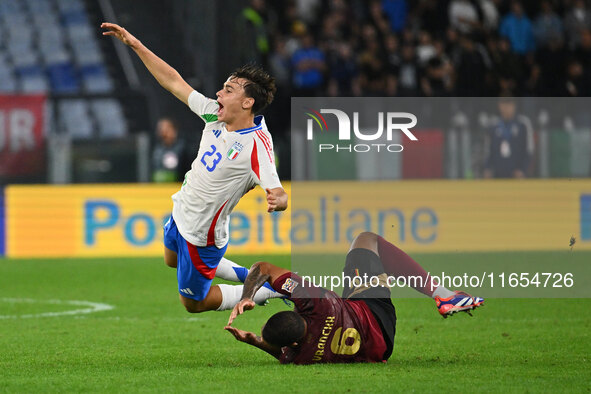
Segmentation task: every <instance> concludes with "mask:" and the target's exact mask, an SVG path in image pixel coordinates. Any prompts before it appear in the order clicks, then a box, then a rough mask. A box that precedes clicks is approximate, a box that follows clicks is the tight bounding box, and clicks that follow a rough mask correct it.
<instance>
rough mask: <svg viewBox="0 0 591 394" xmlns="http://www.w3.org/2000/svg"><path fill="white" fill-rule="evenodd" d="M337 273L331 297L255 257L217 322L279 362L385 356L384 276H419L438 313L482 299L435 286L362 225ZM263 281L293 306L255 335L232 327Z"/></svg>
mask: <svg viewBox="0 0 591 394" xmlns="http://www.w3.org/2000/svg"><path fill="white" fill-rule="evenodd" d="M343 276H344V278H349V279H350V280H349V281H347V280H345V281H344V283H345V286H344V288H343V295H342V297H339V296H338V295H337V294H336V293H335V292H332V291H329V290H326V289H324V288H322V287H317V286H314V285H312V284H310V283H309V282H308V281H305V280H302V278H301V277H300V276H298V275H297V274H294V273H293V272H290V271H288V270H286V269H283V268H280V267H276V266H274V265H272V264H270V263H265V262H259V263H256V264H254V265H253V266H252V267H251V270H250V273H249V274H248V277H247V278H246V281H245V282H244V293H243V294H242V298H241V300H240V302H239V303H238V304H237V305H236V306H235V307H234V310H233V311H232V313H231V314H230V319H229V320H228V325H227V326H226V327H225V329H226V330H227V331H229V332H230V333H231V334H233V335H234V337H235V338H236V339H237V340H239V341H241V342H245V343H248V344H249V345H253V346H255V347H258V348H259V349H261V350H264V351H266V352H267V353H269V354H270V355H272V356H273V357H275V358H277V359H278V360H279V361H280V362H281V363H284V364H287V363H294V364H313V363H353V362H385V361H386V360H388V358H389V357H390V355H391V354H392V350H393V347H394V335H395V333H396V311H395V309H394V305H392V301H391V299H390V288H389V287H388V286H387V282H388V281H387V276H393V277H407V278H408V277H411V276H414V277H420V278H421V281H416V282H415V283H416V286H417V287H415V289H416V290H417V291H420V292H421V293H423V294H425V295H428V296H430V297H432V298H433V299H434V300H435V303H436V305H437V309H438V311H439V313H440V314H441V315H442V316H443V317H447V316H449V315H451V314H453V313H456V312H462V311H464V312H468V313H470V312H469V311H471V310H472V309H474V308H476V307H478V306H480V305H482V303H483V302H484V299H483V298H479V297H472V296H471V295H469V294H467V293H464V292H461V291H451V290H448V289H446V288H445V287H443V286H436V285H435V284H434V283H432V282H431V278H430V277H429V275H428V274H427V273H426V272H425V270H424V269H423V268H422V267H421V266H420V265H419V264H418V263H417V262H416V261H414V260H413V259H412V258H411V257H410V256H409V255H407V254H406V253H404V252H403V251H402V250H400V249H399V248H397V247H396V246H394V245H393V244H391V243H390V242H388V241H386V240H385V239H384V238H382V237H380V236H379V235H377V234H374V233H370V232H365V233H361V234H360V235H359V236H358V237H357V238H355V240H353V242H352V244H351V249H350V250H349V253H348V254H347V258H346V261H345V268H344V269H343ZM356 276H361V277H377V278H378V279H379V285H378V286H373V287H372V286H367V285H366V283H364V282H363V281H355V280H352V279H353V278H354V277H356ZM265 283H270V284H272V285H273V288H274V289H275V290H276V291H278V292H280V293H282V294H284V295H286V296H287V297H288V299H290V300H291V301H293V303H294V304H295V310H294V311H283V312H279V313H276V314H275V315H273V316H271V318H270V319H269V320H268V321H267V322H266V323H265V325H264V326H263V328H262V333H261V336H258V335H256V334H254V333H252V332H247V331H243V330H239V329H237V328H235V327H232V322H233V321H234V319H235V318H236V316H238V315H240V314H242V313H243V312H244V311H246V310H250V309H252V308H254V302H253V300H252V296H253V295H254V294H255V292H256V291H257V289H259V288H260V287H261V286H263V285H264V284H265ZM356 283H357V284H356ZM370 283H371V281H370Z"/></svg>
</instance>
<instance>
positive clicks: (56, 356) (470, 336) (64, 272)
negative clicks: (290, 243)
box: [0, 252, 591, 393]
mask: <svg viewBox="0 0 591 394" xmlns="http://www.w3.org/2000/svg"><path fill="white" fill-rule="evenodd" d="M579 253H580V252H579ZM512 256H513V257H512ZM516 256H521V257H519V258H522V257H523V255H518V254H515V255H513V254H511V253H504V254H503V258H504V259H511V258H518V257H516ZM547 256H549V254H548V253H532V256H531V257H532V258H535V259H545V258H546V259H547V258H549V257H547ZM416 257H417V258H418V260H419V261H425V262H433V261H439V262H441V263H445V261H449V262H450V263H451V262H452V261H455V260H457V259H467V258H478V257H483V258H491V257H494V255H491V254H480V255H475V254H445V255H423V256H416ZM234 258H235V260H236V261H238V262H242V263H244V264H246V265H250V262H252V258H250V257H240V256H234ZM581 258H584V259H586V260H587V261H591V254H590V253H581ZM265 259H266V260H269V261H273V262H275V263H278V264H280V265H287V264H288V258H287V257H282V256H265ZM0 298H33V299H36V300H40V301H41V300H48V299H60V300H88V301H92V302H102V303H107V304H110V305H114V306H115V309H113V310H111V311H105V312H98V313H93V314H88V315H79V316H61V317H43V318H15V319H0V392H35V391H40V392H48V391H53V392H57V391H59V392H72V391H93V392H96V391H100V392H121V391H124V392H130V391H131V392H137V391H141V392H176V393H178V392H203V391H205V390H207V391H224V392H228V391H229V392H278V391H279V392H347V391H351V392H379V391H418V392H423V391H426V392H434V391H439V390H441V391H445V392H450V391H460V392H474V391H486V392H489V391H494V392H507V391H512V392H524V391H528V392H532V391H562V392H589V391H591V374H590V368H589V367H590V362H589V355H590V354H591V342H590V336H589V328H590V323H591V317H590V314H589V311H590V307H591V300H589V299H574V300H573V299H490V300H487V304H486V306H484V307H483V308H480V309H479V310H477V311H475V313H474V317H473V318H470V317H469V316H467V315H466V314H460V315H456V316H453V317H452V318H449V319H446V320H444V319H442V318H441V317H440V316H439V315H438V314H437V312H436V310H435V307H434V303H433V301H432V300H429V299H399V300H395V301H394V303H395V305H396V308H397V314H398V324H397V334H396V344H395V347H394V354H393V356H392V357H391V359H390V361H389V362H388V363H387V364H365V365H362V364H357V365H314V366H293V365H288V366H282V365H279V364H278V363H277V361H275V360H274V359H272V358H271V357H270V356H268V355H267V354H265V353H263V352H261V351H259V350H258V349H254V348H251V347H250V346H248V345H245V344H243V343H239V342H237V341H236V340H234V338H233V337H232V336H231V335H230V334H229V333H227V332H225V331H224V330H223V326H224V325H225V323H226V321H227V318H228V315H229V312H207V313H204V314H198V315H190V314H188V313H186V312H185V311H184V309H183V308H182V306H181V305H180V303H179V301H178V294H177V291H176V276H175V273H174V270H172V269H170V268H167V267H165V266H164V264H163V262H162V260H161V259H159V258H158V259H156V258H154V259H129V258H112V259H65V260H56V259H47V260H10V259H5V260H0ZM72 308H74V309H75V308H76V307H71V306H64V305H52V304H42V303H39V304H37V305H35V304H14V303H10V302H6V301H2V302H0V315H14V314H34V313H42V312H49V311H60V310H67V309H72ZM285 309H287V307H286V306H285V305H284V304H283V303H282V302H281V301H279V300H273V301H272V302H271V304H270V305H268V306H266V307H257V308H255V310H253V311H250V312H247V315H245V316H241V317H239V318H238V319H237V321H236V322H235V326H237V327H238V328H242V329H247V330H252V331H255V332H259V330H260V327H261V325H262V324H263V322H264V321H265V320H266V318H267V317H268V316H270V315H271V314H272V313H274V312H276V311H279V310H285Z"/></svg>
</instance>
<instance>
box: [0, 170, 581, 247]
mask: <svg viewBox="0 0 591 394" xmlns="http://www.w3.org/2000/svg"><path fill="white" fill-rule="evenodd" d="M178 188H179V185H177V184H169V185H147V184H146V185H135V184H134V185H90V186H89V185H84V186H78V185H73V186H9V187H7V188H6V225H7V227H6V228H7V255H8V256H21V257H24V256H148V255H150V256H159V255H161V254H162V224H163V222H164V221H165V220H166V219H167V218H168V216H169V215H170V211H171V209H172V202H171V200H170V196H171V195H172V194H174V193H175V192H176V191H177V190H178ZM285 188H286V190H287V192H288V193H289V194H290V208H289V210H288V211H287V212H283V213H275V214H272V215H270V214H268V213H266V201H265V195H264V192H263V191H262V190H261V189H260V188H257V190H256V191H253V192H251V193H248V194H247V195H245V196H244V197H243V198H242V200H241V201H240V203H239V204H238V205H237V207H236V209H235V210H234V213H233V214H232V217H231V221H230V246H229V249H228V250H229V251H230V252H231V253H235V254H238V253H244V254H254V255H256V254H267V253H289V252H290V251H291V248H292V247H293V248H295V249H294V250H297V251H322V252H327V253H330V252H336V253H343V252H344V251H346V250H347V248H348V246H349V243H350V240H351V238H352V237H354V236H355V235H356V234H358V233H359V232H361V231H374V232H378V233H380V234H382V235H384V236H385V237H386V238H388V239H389V240H391V241H393V242H394V243H396V244H398V245H399V246H401V247H402V248H403V249H405V250H407V251H410V252H414V251H421V252H445V251H505V250H507V251H513V250H556V249H565V248H567V247H568V241H569V239H570V237H571V236H575V237H576V238H577V243H576V246H575V247H576V248H578V249H591V219H584V218H583V217H584V216H585V215H587V216H586V217H587V218H590V217H591V182H589V181H588V180H573V181H569V180H526V181H512V180H507V181H397V182H294V183H292V184H286V185H285ZM583 201H587V202H585V204H587V205H584V204H583ZM583 205H584V206H583ZM292 215H293V219H292ZM291 220H293V223H292V221H291ZM584 220H589V223H587V224H584ZM585 226H586V227H585ZM583 228H586V229H587V230H585V231H586V233H585V234H583V233H582V229H583Z"/></svg>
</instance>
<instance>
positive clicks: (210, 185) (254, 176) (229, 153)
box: [172, 91, 281, 248]
mask: <svg viewBox="0 0 591 394" xmlns="http://www.w3.org/2000/svg"><path fill="white" fill-rule="evenodd" d="M188 101H189V108H191V110H192V111H193V112H195V113H196V114H197V115H199V116H200V117H201V119H203V121H204V122H205V128H204V129H203V136H202V137H201V143H200V144H199V152H198V154H197V158H196V159H195V160H194V161H193V164H192V165H191V169H190V170H189V172H187V174H186V175H185V180H184V182H183V185H182V186H181V190H179V191H178V192H177V193H175V194H174V195H173V196H172V201H173V208H172V216H173V218H174V220H175V222H176V225H177V228H178V230H179V232H180V233H181V235H182V236H183V238H185V240H187V241H188V242H190V243H192V244H193V245H196V246H210V245H215V246H216V247H218V248H222V247H223V246H224V245H226V243H227V242H228V237H229V235H228V225H229V217H228V216H229V215H230V213H231V212H232V210H233V209H234V207H235V206H236V204H238V201H239V200H240V198H241V197H242V196H243V195H244V194H246V193H247V192H248V191H249V190H250V189H252V188H254V187H255V186H256V185H261V186H262V187H263V189H266V188H269V189H273V188H276V187H281V182H280V181H279V177H278V176H277V169H276V168H275V158H274V153H273V140H272V138H271V134H269V131H268V130H267V126H266V125H265V120H264V118H263V117H262V116H256V117H255V118H254V122H255V126H254V127H251V128H248V129H242V130H237V131H232V132H229V131H227V130H226V124H225V123H224V122H218V120H217V111H218V103H217V102H216V101H215V100H212V99H209V98H206V97H205V96H203V95H202V94H201V93H199V92H197V91H193V92H191V94H190V95H189V100H188Z"/></svg>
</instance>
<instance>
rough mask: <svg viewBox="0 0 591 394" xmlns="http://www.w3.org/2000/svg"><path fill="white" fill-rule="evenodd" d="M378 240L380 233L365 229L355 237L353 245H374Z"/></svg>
mask: <svg viewBox="0 0 591 394" xmlns="http://www.w3.org/2000/svg"><path fill="white" fill-rule="evenodd" d="M376 242H378V235H377V234H376V233H372V232H371V231H364V232H362V233H360V234H359V235H358V236H357V237H355V239H354V240H353V244H352V245H357V246H355V247H365V246H360V245H373V244H375V243H376Z"/></svg>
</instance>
